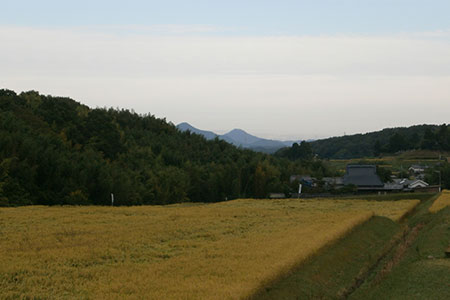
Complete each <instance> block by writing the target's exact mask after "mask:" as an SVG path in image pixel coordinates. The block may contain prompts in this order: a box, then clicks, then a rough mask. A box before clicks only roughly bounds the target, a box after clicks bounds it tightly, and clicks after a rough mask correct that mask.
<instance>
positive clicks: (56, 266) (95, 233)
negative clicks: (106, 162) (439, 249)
mask: <svg viewBox="0 0 450 300" xmlns="http://www.w3.org/2000/svg"><path fill="white" fill-rule="evenodd" d="M416 204H417V201H406V200H404V201H396V202H378V201H363V200H324V199H320V200H236V201H229V202H223V203H217V204H207V205H206V204H205V205H193V204H184V205H171V206H165V207H160V206H152V207H113V208H110V207H19V208H3V209H0V298H26V297H28V298H92V299H100V298H104V299H106V298H108V299H110V298H142V297H147V298H154V299H191V298H197V299H198V298H202V299H224V298H243V297H248V296H250V295H253V294H254V293H255V292H256V291H258V290H259V289H260V288H261V286H264V285H266V284H267V283H269V282H273V281H274V280H276V279H277V278H280V277H281V276H283V275H284V274H286V273H288V272H289V271H291V270H292V268H293V267H295V266H296V265H298V264H299V263H300V262H301V261H303V260H305V259H306V258H308V257H310V256H311V255H313V254H314V253H316V252H318V251H319V250H320V249H321V248H322V247H323V246H324V245H327V244H330V243H331V242H333V241H335V240H337V239H339V238H340V237H342V236H343V235H345V234H346V233H347V232H349V231H350V230H351V229H352V228H354V227H355V226H357V225H359V224H361V223H363V222H364V221H366V220H368V219H369V218H370V217H371V216H372V215H373V214H374V213H375V214H377V215H385V216H389V217H391V218H393V219H400V218H401V217H402V216H403V215H404V214H405V213H406V212H407V211H408V210H410V209H411V208H412V207H413V206H415V205H416Z"/></svg>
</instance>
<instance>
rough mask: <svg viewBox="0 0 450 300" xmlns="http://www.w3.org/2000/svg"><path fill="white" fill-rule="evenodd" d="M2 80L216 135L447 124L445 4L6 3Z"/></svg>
mask: <svg viewBox="0 0 450 300" xmlns="http://www.w3.org/2000/svg"><path fill="white" fill-rule="evenodd" d="M0 9H1V18H0V88H9V89H13V90H15V91H17V92H20V91H26V90H37V91H39V92H41V93H43V94H51V95H59V96H68V97H71V98H73V99H75V100H77V101H80V102H82V103H84V104H87V105H89V106H91V107H97V106H100V107H104V106H106V107H111V106H112V107H120V108H129V109H134V110H135V111H136V112H139V113H148V112H149V113H151V114H154V115H156V116H157V117H165V118H166V119H167V120H168V121H171V122H173V123H175V124H177V123H180V122H183V121H186V122H189V123H191V124H192V125H194V126H196V127H198V128H201V129H205V130H213V131H216V132H224V131H227V130H231V129H233V128H242V129H244V130H246V131H248V132H250V133H252V134H256V135H258V136H262V137H268V138H279V139H289V138H320V137H327V136H334V135H342V134H344V132H345V133H347V134H351V133H357V132H367V131H373V130H379V129H382V128H385V127H395V126H409V125H413V124H423V123H433V124H439V123H444V122H445V123H449V122H450V17H449V12H450V1H448V0H445V1H444V0H442V1H432V0H428V1H424V0H423V1H414V0H389V1H387V0H376V1H375V0H373V1H372V0H322V1H321V0H310V1H261V0H258V1H244V0H241V1H230V0H228V1H211V0H209V1H195V0H191V1H188V0H186V1H167V0H166V1H111V0H110V1H93V0H91V1H71V3H68V1H42V0H41V1H20V0H14V1H3V0H0Z"/></svg>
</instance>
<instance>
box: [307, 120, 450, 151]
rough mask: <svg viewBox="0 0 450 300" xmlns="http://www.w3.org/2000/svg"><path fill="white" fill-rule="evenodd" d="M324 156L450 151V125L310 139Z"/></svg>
mask: <svg viewBox="0 0 450 300" xmlns="http://www.w3.org/2000/svg"><path fill="white" fill-rule="evenodd" d="M310 146H311V148H312V152H313V153H314V154H317V155H318V156H319V157H321V158H330V159H349V158H363V157H373V156H380V155H382V154H393V153H397V152H399V151H406V150H439V151H450V126H449V125H446V124H442V125H440V126H438V125H416V126H411V127H404V128H388V129H383V130H381V131H376V132H370V133H366V134H355V135H349V136H341V137H332V138H328V139H323V140H317V141H313V142H311V143H310Z"/></svg>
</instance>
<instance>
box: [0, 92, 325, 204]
mask: <svg viewBox="0 0 450 300" xmlns="http://www.w3.org/2000/svg"><path fill="white" fill-rule="evenodd" d="M308 147H309V145H308V144H303V143H302V144H301V145H299V149H300V150H301V149H303V150H304V149H306V148H308ZM303 150H301V151H299V152H298V153H304V152H305V151H303ZM306 150H307V151H306V152H307V155H304V154H299V155H300V156H301V157H302V158H305V159H303V160H296V161H290V160H288V159H285V158H275V157H273V156H269V155H266V154H262V153H257V152H253V151H250V150H242V149H238V148H236V147H234V146H232V145H230V144H228V143H226V142H224V141H221V140H218V139H216V140H213V141H207V140H205V139H204V138H203V137H201V136H199V135H196V134H191V133H190V132H184V133H182V132H180V131H178V130H177V129H176V127H175V126H173V125H172V124H170V123H167V122H166V121H165V120H164V119H157V118H155V117H154V116H152V115H138V114H136V113H134V112H131V111H129V110H118V109H104V108H97V109H90V108H89V107H87V106H84V105H81V104H79V103H77V102H75V101H73V100H71V99H68V98H60V97H51V96H43V95H40V94H39V93H37V92H34V91H31V92H26V93H21V94H20V95H17V94H16V93H15V92H13V91H10V90H0V205H25V204H50V205H51V204H96V205H108V204H110V194H111V193H114V195H115V203H116V204H118V205H135V204H136V205H139V204H169V203H176V202H183V201H202V202H212V201H221V200H225V199H233V198H237V197H266V196H267V194H268V193H269V192H282V191H288V190H289V176H290V175H292V174H305V173H307V174H313V175H315V176H319V177H320V176H323V174H324V172H325V173H326V172H327V170H326V168H325V167H324V166H323V165H322V164H321V162H320V161H315V162H313V161H311V160H308V158H309V157H310V149H309V150H308V149H306ZM302 151H303V152H302ZM296 153H297V152H296V151H295V154H294V156H293V157H292V158H297V156H298V155H297V154H296ZM300 156H298V157H300Z"/></svg>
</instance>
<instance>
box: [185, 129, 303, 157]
mask: <svg viewBox="0 0 450 300" xmlns="http://www.w3.org/2000/svg"><path fill="white" fill-rule="evenodd" d="M177 128H178V129H179V130H181V131H186V130H189V131H190V132H192V133H197V134H200V135H203V136H204V137H205V138H206V139H214V138H215V137H218V138H219V139H222V140H224V141H226V142H228V143H230V144H233V145H235V146H237V147H241V148H247V149H251V150H254V151H258V152H265V153H275V152H276V151H277V150H278V149H280V148H283V147H290V146H292V144H293V143H296V142H297V143H299V142H301V141H277V140H269V139H263V138H259V137H257V136H254V135H251V134H249V133H247V132H245V131H244V130H242V129H233V130H231V131H230V132H228V133H225V134H223V135H218V134H215V133H214V132H212V131H205V130H200V129H198V128H195V127H193V126H192V125H190V124H188V123H185V122H184V123H180V124H178V125H177Z"/></svg>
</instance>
